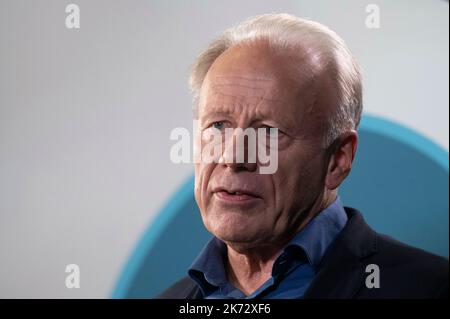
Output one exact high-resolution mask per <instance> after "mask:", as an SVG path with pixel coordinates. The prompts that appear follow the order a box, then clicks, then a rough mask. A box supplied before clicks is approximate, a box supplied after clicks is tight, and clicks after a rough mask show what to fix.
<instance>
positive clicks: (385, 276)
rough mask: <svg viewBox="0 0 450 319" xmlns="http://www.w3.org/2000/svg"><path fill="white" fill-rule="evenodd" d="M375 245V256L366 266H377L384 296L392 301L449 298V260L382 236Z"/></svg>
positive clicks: (379, 235) (380, 235)
mask: <svg viewBox="0 0 450 319" xmlns="http://www.w3.org/2000/svg"><path fill="white" fill-rule="evenodd" d="M377 245H378V254H376V255H375V256H373V257H372V258H369V260H368V261H366V263H374V264H376V265H378V266H379V268H380V278H381V279H380V282H381V286H384V287H382V288H384V289H382V290H383V291H384V292H386V291H389V292H390V294H392V295H391V297H394V298H395V297H400V296H404V295H405V294H406V295H408V296H409V297H411V298H441V297H446V296H448V269H449V268H448V259H446V258H444V257H441V256H438V255H435V254H432V253H430V252H427V251H425V250H423V249H420V248H416V247H412V246H410V245H407V244H405V243H402V242H400V241H398V240H396V239H393V238H391V237H389V236H386V235H383V234H378V240H377ZM400 287H401V289H399V288H400Z"/></svg>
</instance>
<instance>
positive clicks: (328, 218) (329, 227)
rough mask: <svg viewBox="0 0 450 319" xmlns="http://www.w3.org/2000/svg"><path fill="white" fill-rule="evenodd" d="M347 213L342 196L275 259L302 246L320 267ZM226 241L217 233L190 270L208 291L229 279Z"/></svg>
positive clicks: (202, 287) (312, 260)
mask: <svg viewBox="0 0 450 319" xmlns="http://www.w3.org/2000/svg"><path fill="white" fill-rule="evenodd" d="M346 222H347V215H346V213H345V210H344V208H343V206H342V204H341V201H340V198H339V196H337V197H336V200H335V201H334V202H333V203H332V204H331V205H329V206H328V207H327V208H325V209H324V210H322V211H321V212H320V213H319V214H317V215H316V216H315V217H314V218H313V219H312V220H311V221H310V222H309V223H308V224H307V225H306V226H305V227H304V228H303V229H302V230H301V231H300V232H299V233H298V234H297V235H296V236H295V237H294V238H293V239H292V240H291V241H290V242H289V243H288V244H287V245H286V247H285V249H284V250H283V253H282V254H281V255H280V257H279V258H278V259H277V261H275V263H274V266H275V265H276V264H277V262H278V261H279V259H280V258H284V257H286V255H289V254H290V252H291V251H292V250H293V249H292V248H294V250H295V247H298V248H301V250H302V251H303V252H304V253H305V254H306V257H307V260H308V263H309V264H310V265H311V266H313V267H317V266H318V265H319V263H320V261H321V260H322V257H323V255H324V254H325V251H326V249H327V248H328V246H329V245H330V244H331V242H332V241H333V240H334V239H335V237H336V236H337V235H338V234H339V232H340V231H341V230H342V229H343V228H344V226H345V223H346ZM226 252H227V247H226V245H225V244H224V243H223V242H222V241H221V240H220V239H218V238H217V237H213V238H212V239H211V240H210V241H209V242H208V243H207V244H206V245H205V247H204V248H203V249H202V251H201V252H200V254H199V255H198V257H197V258H196V259H195V260H194V262H193V263H192V265H191V267H190V268H189V270H188V274H189V276H190V277H191V278H192V279H193V280H194V281H195V282H197V284H199V286H200V288H201V289H202V290H203V292H204V293H205V290H207V289H208V288H214V287H218V286H220V285H223V284H225V283H227V275H226V271H225V260H226Z"/></svg>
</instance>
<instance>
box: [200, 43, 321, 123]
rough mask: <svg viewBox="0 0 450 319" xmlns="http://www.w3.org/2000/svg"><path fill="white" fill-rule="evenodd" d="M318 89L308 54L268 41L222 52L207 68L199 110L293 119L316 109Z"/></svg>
mask: <svg viewBox="0 0 450 319" xmlns="http://www.w3.org/2000/svg"><path fill="white" fill-rule="evenodd" d="M317 90H318V86H317V78H316V77H315V76H313V70H312V67H311V66H310V64H309V63H308V60H307V57H306V56H305V57H302V55H300V54H298V53H295V54H294V53H293V52H290V51H284V52H277V51H275V50H273V49H271V48H269V47H267V46H265V45H264V44H262V45H261V44H258V45H256V44H255V45H246V46H236V47H232V48H230V49H228V50H227V51H225V52H224V53H223V54H222V55H221V56H219V57H218V58H217V59H216V61H215V62H214V63H213V65H212V66H211V68H210V70H209V71H208V73H207V75H206V77H205V80H204V82H203V85H202V89H201V94H200V101H199V115H200V117H201V116H202V115H205V114H208V113H210V112H231V113H233V112H234V113H241V114H248V113H252V114H251V115H257V116H261V117H263V116H271V117H282V118H284V119H285V120H286V121H288V120H290V121H291V122H292V121H293V120H294V119H300V118H301V117H302V115H306V114H310V113H311V112H314V108H313V106H314V104H315V103H314V102H315V99H316V96H317ZM293 124H294V123H293Z"/></svg>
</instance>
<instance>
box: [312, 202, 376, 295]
mask: <svg viewBox="0 0 450 319" xmlns="http://www.w3.org/2000/svg"><path fill="white" fill-rule="evenodd" d="M345 212H346V213H347V216H348V221H347V224H346V225H345V227H344V229H343V230H342V232H341V233H340V234H339V235H338V237H337V238H336V240H335V242H334V243H333V244H332V245H331V246H330V247H329V249H328V252H327V254H326V255H325V256H324V258H323V260H322V262H321V265H320V266H319V270H318V272H317V275H316V277H315V278H314V280H313V282H312V283H311V285H310V287H309V288H308V290H307V291H306V292H305V296H304V297H305V298H308V299H311V298H320V299H324V298H330V299H332V298H352V297H354V296H355V295H356V294H357V292H358V290H359V289H360V288H361V287H362V285H363V284H364V282H365V276H366V273H365V268H364V267H365V266H364V263H363V259H364V258H367V257H369V256H371V255H373V254H376V253H377V252H378V245H377V242H378V235H377V233H376V232H375V231H373V230H372V229H371V228H370V227H369V226H368V225H367V224H366V222H365V221H364V218H363V217H362V215H361V214H360V213H359V212H358V211H357V210H356V209H353V208H348V207H345Z"/></svg>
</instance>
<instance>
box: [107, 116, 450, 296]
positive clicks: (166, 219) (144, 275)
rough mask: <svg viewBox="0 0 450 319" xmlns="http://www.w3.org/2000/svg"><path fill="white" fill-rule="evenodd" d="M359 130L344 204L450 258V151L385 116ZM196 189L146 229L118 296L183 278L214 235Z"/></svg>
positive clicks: (178, 196) (183, 190) (177, 196)
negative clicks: (206, 224)
mask: <svg viewBox="0 0 450 319" xmlns="http://www.w3.org/2000/svg"><path fill="white" fill-rule="evenodd" d="M359 132H360V146H359V150H358V154H357V159H356V161H355V165H354V168H353V169H352V173H351V175H350V176H349V178H347V180H346V182H345V183H344V185H343V186H342V187H341V190H340V194H341V197H342V199H343V201H344V204H345V205H347V206H353V207H356V208H358V209H360V210H361V211H362V212H363V214H364V215H365V217H366V219H367V220H368V222H369V224H371V225H372V226H373V227H374V228H375V229H377V230H378V231H380V230H381V231H382V232H384V233H387V234H389V235H393V236H394V237H396V238H398V239H399V240H402V241H405V242H407V243H409V244H412V245H415V246H419V247H422V248H425V249H428V250H431V251H432V252H435V253H437V254H440V255H444V256H448V188H449V187H448V162H449V157H448V152H447V151H445V150H443V149H442V148H441V147H439V146H438V145H437V144H435V143H433V142H432V141H430V140H429V139H427V138H425V137H423V136H421V135H420V134H418V133H416V132H414V131H413V130H411V129H409V128H406V127H404V126H401V125H399V124H397V123H395V122H392V121H388V120H385V119H382V118H379V117H374V116H368V115H365V116H364V117H363V119H362V121H361V126H360V130H359ZM380 167H381V168H380ZM375 168H377V169H375ZM393 176H395V179H393V180H391V181H389V179H388V178H387V177H390V178H391V179H392V177H393ZM361 185H364V186H361ZM399 185H401V187H409V189H401V190H400V191H399ZM193 191H194V177H193V175H192V176H190V177H189V178H188V179H187V180H186V181H185V182H184V183H183V185H182V186H181V187H180V188H179V189H178V190H177V191H176V192H175V193H174V195H173V196H172V198H171V199H170V200H169V201H168V202H167V204H166V205H165V206H164V207H163V208H162V210H161V212H160V213H159V214H158V215H157V216H156V218H155V220H154V221H153V222H152V223H151V224H150V226H149V227H148V228H147V230H146V231H145V233H144V234H143V236H142V238H141V239H140V241H139V242H138V245H137V246H136V248H135V249H134V250H133V252H132V254H131V255H130V257H129V258H128V261H127V262H126V264H125V266H124V268H123V270H122V273H121V274H120V277H119V279H118V281H117V283H116V285H115V287H114V290H113V292H112V298H150V297H153V296H154V295H155V294H157V293H158V292H160V291H161V290H163V289H164V288H165V287H167V286H168V285H169V284H170V283H171V282H173V281H175V280H176V279H177V278H178V277H181V276H182V275H184V272H185V270H186V269H187V267H188V266H189V264H190V263H191V261H192V260H193V258H194V257H195V256H196V254H197V253H198V252H199V250H200V248H201V246H202V245H203V244H204V243H205V242H206V241H207V240H208V239H209V237H210V234H209V233H207V232H206V230H205V229H204V227H203V224H202V222H201V218H200V216H199V213H198V208H197V206H196V204H195V200H194V198H193ZM379 197H382V198H379ZM366 212H367V214H366ZM430 214H431V215H432V218H430V216H429V215H430ZM393 215H394V217H395V218H392V217H393ZM186 225H188V227H186ZM400 230H401V231H400ZM430 234H432V235H430ZM180 246H181V247H182V249H180Z"/></svg>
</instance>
